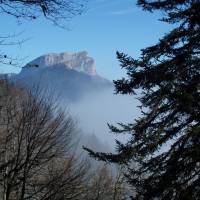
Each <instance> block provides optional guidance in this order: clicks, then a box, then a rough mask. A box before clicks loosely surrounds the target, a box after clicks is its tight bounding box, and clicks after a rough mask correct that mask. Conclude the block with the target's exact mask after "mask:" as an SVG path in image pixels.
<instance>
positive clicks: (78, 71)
mask: <svg viewBox="0 0 200 200" xmlns="http://www.w3.org/2000/svg"><path fill="white" fill-rule="evenodd" d="M14 81H15V82H16V83H17V84H21V85H23V86H24V85H25V86H28V87H34V86H36V87H37V86H38V85H39V86H40V87H41V88H42V89H49V90H50V91H53V92H54V93H56V95H60V96H61V97H62V98H66V99H68V100H70V101H76V100H79V99H80V98H81V97H82V96H84V95H86V94H88V93H92V92H98V91H101V90H104V89H107V88H109V87H112V83H111V82H110V81H108V80H106V79H104V78H102V77H100V76H98V75H97V74H96V68H95V61H94V59H93V58H91V57H89V56H88V55H87V52H85V51H84V52H79V53H68V52H65V53H61V54H55V53H51V54H46V55H43V56H40V57H38V58H36V59H35V60H33V61H31V62H30V63H28V64H27V65H26V66H25V67H24V68H23V69H22V71H21V72H20V73H19V74H18V75H16V76H15V77H14Z"/></svg>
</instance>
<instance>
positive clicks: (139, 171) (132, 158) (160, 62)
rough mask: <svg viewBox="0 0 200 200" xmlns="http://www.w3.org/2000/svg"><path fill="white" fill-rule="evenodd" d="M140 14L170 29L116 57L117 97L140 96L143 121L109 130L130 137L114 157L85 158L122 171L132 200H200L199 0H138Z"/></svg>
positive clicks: (119, 147)
mask: <svg viewBox="0 0 200 200" xmlns="http://www.w3.org/2000/svg"><path fill="white" fill-rule="evenodd" d="M138 5H139V6H141V7H143V9H144V10H147V11H150V12H153V11H155V10H160V11H162V13H163V14H164V18H162V21H164V22H167V23H170V24H173V27H175V28H173V30H171V31H170V32H169V33H167V34H166V35H165V36H164V37H163V38H161V39H160V40H159V42H158V43H157V44H155V45H153V46H150V47H148V48H146V49H142V50H141V57H140V58H139V59H133V58H132V57H129V56H127V55H126V54H124V53H119V52H118V53H117V57H118V59H119V61H120V63H121V66H122V67H123V68H125V69H126V70H127V75H128V78H122V79H121V80H117V81H114V83H115V88H116V92H117V93H122V94H138V95H139V96H140V102H141V112H142V116H141V118H139V119H137V120H136V121H135V122H134V123H133V124H127V125H126V124H118V125H119V126H112V125H110V128H111V130H112V131H113V132H114V133H127V132H128V133H129V134H130V135H131V139H129V141H128V142H127V143H126V144H122V143H120V142H119V141H117V153H116V154H109V153H95V152H93V151H91V150H89V149H87V150H88V151H89V153H90V154H91V155H92V156H94V157H96V158H99V159H100V160H104V161H108V162H116V163H120V164H123V165H125V166H126V169H127V170H126V176H127V179H128V181H129V183H130V184H131V185H132V186H133V188H134V189H135V198H134V199H145V200H151V199H159V200H160V199H161V200H164V199H167V200H173V199H176V200H189V199H195V200H197V199H200V1H199V0H138Z"/></svg>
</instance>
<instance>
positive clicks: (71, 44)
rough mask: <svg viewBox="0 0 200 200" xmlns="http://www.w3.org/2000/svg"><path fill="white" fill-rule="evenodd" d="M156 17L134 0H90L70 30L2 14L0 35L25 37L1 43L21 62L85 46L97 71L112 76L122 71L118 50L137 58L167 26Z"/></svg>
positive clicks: (71, 24)
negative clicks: (10, 43) (17, 42)
mask: <svg viewBox="0 0 200 200" xmlns="http://www.w3.org/2000/svg"><path fill="white" fill-rule="evenodd" d="M159 17H160V13H154V14H151V13H148V12H144V11H142V9H141V8H138V7H137V6H136V0H89V3H88V5H87V11H86V12H85V13H84V14H83V15H81V16H78V17H76V18H74V19H73V20H72V21H71V22H70V23H69V24H68V27H69V29H70V30H65V29H61V28H59V27H55V26H53V25H52V24H51V23H50V22H48V21H47V20H45V19H44V18H43V17H41V18H40V19H39V20H35V21H31V22H27V21H22V22H21V23H20V24H19V23H16V19H14V18H13V17H10V16H7V15H3V16H1V18H0V24H1V27H4V28H3V30H1V35H6V34H8V33H9V34H10V33H11V34H12V33H19V32H22V34H21V36H19V38H18V39H19V40H20V39H28V40H27V41H26V42H24V43H23V44H22V45H21V46H18V47H13V46H9V47H3V48H4V51H7V52H8V53H10V54H11V55H12V56H14V57H17V58H23V63H24V64H25V63H26V62H28V61H31V60H32V59H34V58H36V57H38V56H40V55H43V54H45V53H50V52H55V53H59V52H65V51H71V52H77V51H82V50H86V51H87V52H88V53H89V55H90V56H92V57H93V58H94V59H95V60H96V68H97V72H98V74H100V75H101V76H103V77H105V78H108V79H110V80H113V79H117V78H121V77H122V76H123V75H124V72H123V71H122V70H121V69H120V67H119V63H118V61H117V59H116V55H115V52H116V51H117V50H119V51H123V52H125V53H127V54H129V55H130V56H133V57H135V58H136V57H138V56H139V53H140V49H142V48H145V47H147V46H149V45H151V44H154V43H155V42H156V41H158V39H159V38H160V37H161V36H162V35H163V34H164V33H166V32H167V31H168V30H169V29H170V27H169V25H167V24H165V23H163V22H160V21H158V18H159ZM1 48H2V47H1ZM0 71H1V73H2V72H4V73H5V72H19V71H20V68H16V67H8V66H6V67H5V66H4V67H1V68H0Z"/></svg>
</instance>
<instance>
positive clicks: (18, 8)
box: [0, 0, 87, 26]
mask: <svg viewBox="0 0 200 200" xmlns="http://www.w3.org/2000/svg"><path fill="white" fill-rule="evenodd" d="M86 2H87V0H1V1H0V12H1V13H6V14H8V15H12V16H14V17H16V18H17V19H19V20H20V19H28V20H33V19H36V18H37V17H39V16H40V15H41V14H43V15H44V16H45V18H46V19H48V20H50V21H52V22H53V23H54V24H56V25H59V26H60V25H61V24H62V23H61V21H63V20H64V21H66V20H69V19H71V18H72V17H74V16H76V15H80V14H82V12H83V11H84V10H85V8H84V5H85V4H86Z"/></svg>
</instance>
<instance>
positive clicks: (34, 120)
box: [0, 80, 87, 200]
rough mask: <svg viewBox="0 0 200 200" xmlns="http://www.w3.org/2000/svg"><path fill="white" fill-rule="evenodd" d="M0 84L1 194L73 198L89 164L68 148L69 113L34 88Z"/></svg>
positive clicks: (6, 197) (20, 198) (7, 199)
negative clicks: (28, 89)
mask: <svg viewBox="0 0 200 200" xmlns="http://www.w3.org/2000/svg"><path fill="white" fill-rule="evenodd" d="M0 87H1V90H0V98H1V101H0V104H1V105H0V198H1V199H2V200H14V199H16V200H24V199H31V200H32V199H36V200H47V199H48V200H49V199H54V200H57V199H59V200H60V199H77V197H78V196H80V192H81V188H82V187H83V182H84V177H85V174H86V171H87V167H86V165H85V163H83V162H82V161H78V160H77V158H76V156H75V155H74V154H73V153H72V152H71V151H70V149H71V137H72V135H73V134H74V133H75V124H74V122H73V120H72V119H71V117H70V116H68V115H66V114H65V113H64V112H61V111H60V110H59V109H58V108H57V106H56V105H55V104H54V100H52V98H51V99H50V98H48V99H47V98H43V96H42V95H41V94H39V93H38V92H34V93H32V92H30V91H28V92H27V91H24V90H19V89H17V88H16V87H14V86H11V85H10V84H9V83H7V81H4V80H1V82H0Z"/></svg>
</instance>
